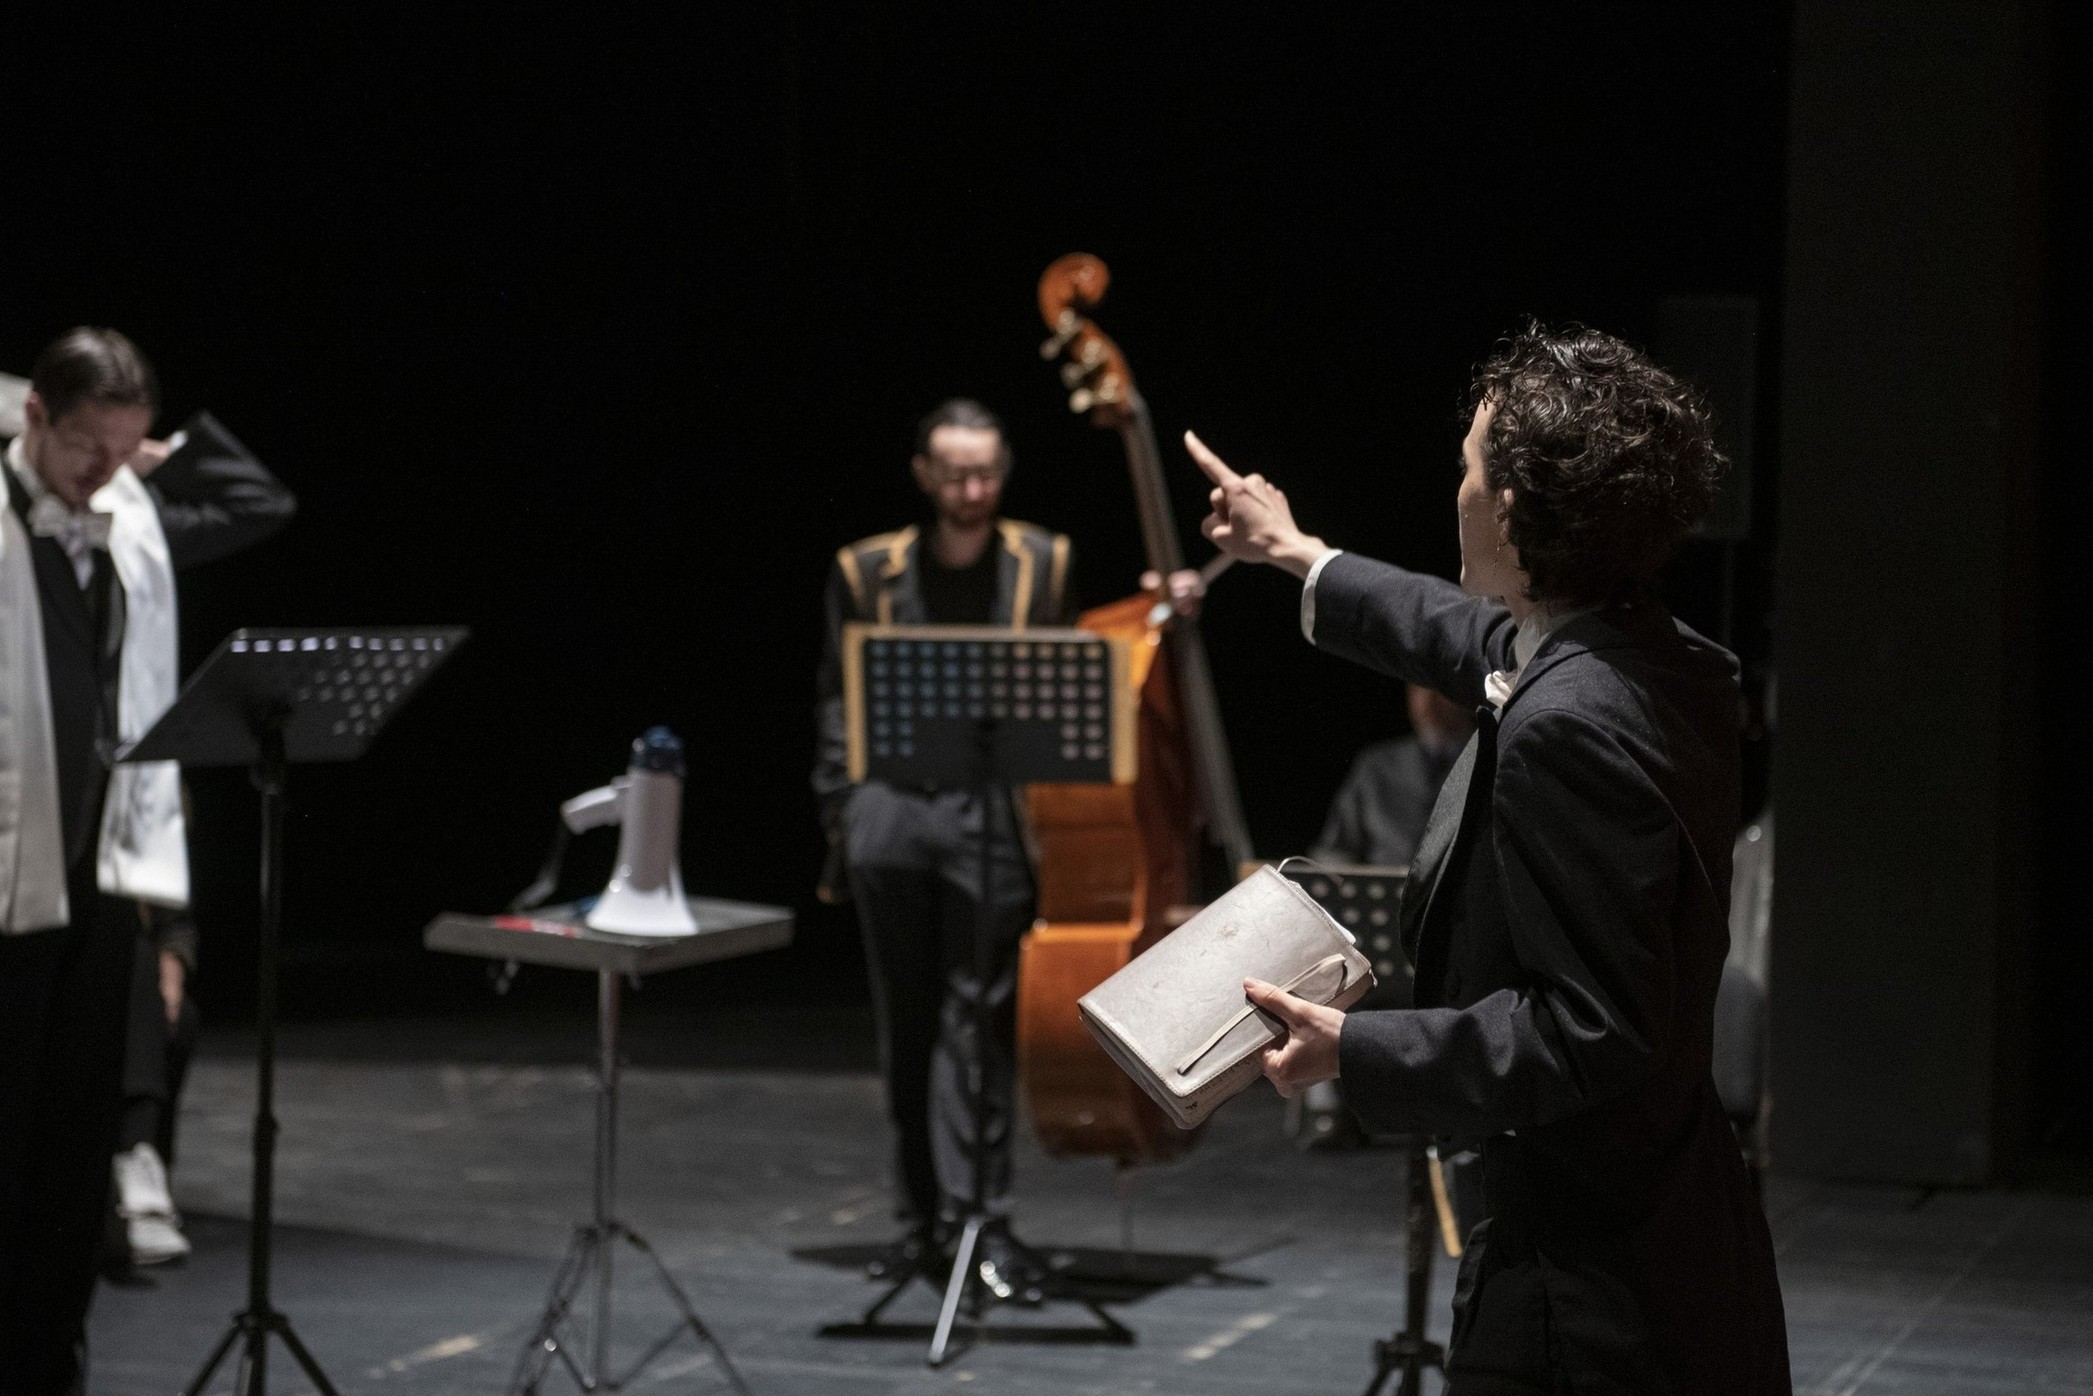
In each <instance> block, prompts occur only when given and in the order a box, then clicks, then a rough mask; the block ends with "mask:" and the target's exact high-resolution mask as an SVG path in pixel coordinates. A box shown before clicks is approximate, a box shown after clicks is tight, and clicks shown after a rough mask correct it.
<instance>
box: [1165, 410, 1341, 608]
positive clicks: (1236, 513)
mask: <svg viewBox="0 0 2093 1396" xmlns="http://www.w3.org/2000/svg"><path fill="white" fill-rule="evenodd" d="M1185 449H1186V450H1187V451H1190V452H1191V453H1192V459H1193V460H1194V461H1197V462H1198V464H1199V468H1200V469H1201V470H1203V471H1205V472H1206V478H1207V479H1208V480H1210V481H1212V482H1213V489H1212V491H1211V492H1210V493H1209V494H1208V495H1207V500H1208V502H1209V503H1210V504H1211V505H1212V507H1213V512H1212V513H1210V514H1208V515H1207V517H1206V520H1205V521H1204V522H1203V523H1201V524H1200V526H1199V529H1200V532H1202V533H1204V534H1205V535H1206V536H1207V537H1208V538H1210V539H1211V540H1213V544H1214V546H1215V547H1217V548H1219V549H1220V550H1221V551H1222V552H1224V553H1227V554H1228V555H1229V556H1230V557H1233V558H1238V559H1240V560H1241V561H1244V562H1269V563H1271V564H1272V565H1273V566H1275V567H1283V568H1285V569H1286V570H1287V571H1289V572H1291V573H1293V574H1294V575H1295V576H1296V577H1305V576H1307V575H1308V569H1309V568H1310V567H1311V566H1313V565H1314V563H1315V560H1316V559H1317V558H1318V557H1320V556H1322V554H1323V553H1324V552H1325V551H1327V549H1326V548H1325V546H1324V544H1323V540H1322V539H1320V538H1311V537H1310V536H1308V535H1307V534H1305V533H1303V532H1301V530H1300V527H1299V526H1298V525H1296V524H1295V523H1294V511H1293V506H1292V505H1290V504H1288V503H1287V502H1286V491H1284V490H1282V489H1280V488H1279V487H1278V486H1277V485H1274V484H1273V483H1272V482H1271V481H1269V480H1267V479H1265V477H1264V476H1262V475H1238V474H1236V473H1235V472H1234V471H1233V470H1230V469H1229V468H1228V463H1227V462H1226V461H1224V460H1222V459H1221V458H1220V457H1219V456H1217V455H1215V454H1214V453H1213V452H1212V451H1210V450H1208V449H1207V445H1206V443H1205V442H1204V441H1201V440H1200V439H1199V438H1198V437H1197V436H1196V435H1194V434H1193V433H1191V432H1189V431H1188V432H1186V433H1185Z"/></svg>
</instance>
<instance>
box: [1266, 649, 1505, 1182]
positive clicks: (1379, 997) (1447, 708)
mask: <svg viewBox="0 0 2093 1396" xmlns="http://www.w3.org/2000/svg"><path fill="white" fill-rule="evenodd" d="M1408 688H1409V695H1408V707H1409V712H1410V735H1409V736H1407V737H1396V738H1393V739H1391V740H1389V741H1385V742H1375V743H1374V744H1373V745H1372V746H1369V747H1367V748H1366V749H1365V750H1364V751H1362V752H1360V753H1359V755H1358V757H1357V758H1356V759H1354V760H1353V762H1352V769H1351V773H1350V774H1348V775H1347V776H1346V777H1345V779H1344V784H1343V785H1341V786H1339V787H1338V789H1337V795H1336V797H1335V798H1334V799H1332V800H1331V801H1330V814H1329V817H1328V818H1326V819H1325V820H1324V821H1323V832H1322V833H1321V834H1320V835H1318V836H1317V838H1316V841H1315V844H1314V846H1313V847H1311V848H1310V849H1309V856H1310V857H1312V858H1314V859H1316V860H1317V861H1318V862H1322V863H1351V864H1363V865H1367V866H1372V867H1380V868H1406V867H1408V866H1409V865H1410V858H1411V855H1412V854H1414V853H1415V852H1416V851H1417V840H1418V839H1420V838H1421V837H1423V835H1424V825H1425V821H1426V820H1427V819H1429V818H1431V814H1432V802H1433V801H1434V800H1437V799H1438V798H1439V787H1440V786H1441V785H1443V784H1444V783H1445V781H1446V773H1447V772H1448V771H1450V770H1452V769H1453V763H1454V759H1455V758H1456V757H1458V756H1459V755H1460V754H1461V748H1462V747H1463V746H1465V745H1467V743H1468V738H1469V735H1470V734H1471V733H1473V732H1474V731H1475V718H1474V716H1473V715H1472V714H1470V713H1469V712H1468V710H1467V709H1465V708H1463V707H1462V706H1461V705H1460V704H1458V703H1456V702H1454V701H1453V700H1452V699H1451V698H1448V697H1447V696H1446V695H1445V694H1443V693H1439V692H1437V691H1435V690H1433V689H1429V688H1426V687H1424V686H1423V685H1421V684H1414V683H1413V684H1410V685H1408ZM1403 971H1404V972H1403V973H1402V974H1400V975H1391V976H1384V980H1383V983H1382V984H1381V985H1380V986H1379V987H1377V988H1376V989H1375V990H1374V994H1373V998H1374V1006H1376V1007H1382V1008H1407V1007H1409V1005H1410V981H1409V974H1408V971H1409V966H1408V965H1404V966H1403ZM1300 1101H1301V1106H1300V1113H1299V1114H1298V1116H1296V1117H1295V1129H1296V1134H1295V1137H1296V1138H1297V1139H1299V1140H1300V1142H1301V1147H1302V1148H1304V1149H1355V1148H1358V1147H1359V1146H1360V1145H1362V1144H1364V1143H1365V1142H1366V1136H1365V1134H1364V1133H1363V1132H1361V1130H1360V1128H1359V1126H1358V1123H1357V1122H1356V1121H1354V1120H1353V1119H1352V1115H1351V1112H1350V1111H1348V1110H1346V1109H1345V1108H1344V1088H1343V1086H1342V1085H1341V1084H1340V1083H1339V1082H1337V1081H1323V1082H1319V1083H1317V1084H1316V1085H1313V1086H1310V1087H1309V1088H1308V1090H1307V1091H1305V1092H1304V1093H1303V1094H1302V1095H1301V1096H1300Z"/></svg>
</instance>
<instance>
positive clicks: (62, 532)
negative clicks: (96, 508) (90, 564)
mask: <svg viewBox="0 0 2093 1396" xmlns="http://www.w3.org/2000/svg"><path fill="white" fill-rule="evenodd" d="M111 517H112V516H111V515H108V514H102V513H96V512H93V511H86V512H82V513H78V514H76V513H74V512H73V511H72V510H70V509H68V508H66V507H65V505H64V504H62V503H60V502H59V500H58V499H57V498H56V496H53V495H48V494H47V495H45V496H44V497H43V498H42V499H39V500H37V501H36V503H35V504H33V505H31V506H30V508H29V531H30V532H31V533H33V534H35V535H36V536H37V537H39V538H56V539H57V540H58V546H59V547H61V548H64V549H65V551H66V555H67V556H68V557H77V556H79V555H80V554H81V553H83V552H86V551H87V550H89V549H91V548H101V549H103V550H104V551H107V550H108V547H109V521H110V519H111Z"/></svg>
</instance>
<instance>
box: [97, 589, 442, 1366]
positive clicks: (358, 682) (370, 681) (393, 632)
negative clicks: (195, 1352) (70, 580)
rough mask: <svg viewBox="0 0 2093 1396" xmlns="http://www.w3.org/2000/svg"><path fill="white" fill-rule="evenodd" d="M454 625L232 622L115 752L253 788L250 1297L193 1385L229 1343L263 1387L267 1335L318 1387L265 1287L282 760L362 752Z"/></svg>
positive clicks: (308, 1357)
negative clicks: (247, 778) (256, 794)
mask: <svg viewBox="0 0 2093 1396" xmlns="http://www.w3.org/2000/svg"><path fill="white" fill-rule="evenodd" d="M466 634H467V632H466V630H465V629H464V627H462V626H416V627H396V626H395V627H387V626H377V627H364V628H347V627H337V626H328V627H321V628H316V629H274V628H272V629H262V630H251V629H250V630H235V631H234V632H233V633H232V634H231V635H229V636H227V637H226V638H225V639H224V640H223V641H221V642H220V643H219V645H218V648H217V649H216V650H214V651H213V652H212V654H211V657H210V658H209V659H206V660H205V661H204V662H203V664H202V665H201V666H200V667H199V668H198V669H197V671H196V672H195V673H194V674H191V675H190V676H189V681H188V682H187V683H186V684H184V685H182V691H181V694H180V696H178V697H177V698H176V699H175V701H174V703H173V705H172V706H170V707H169V708H168V709H167V711H166V712H164V713H162V714H160V718H159V720H158V721H157V722H155V723H154V724H153V726H152V729H151V730H150V731H148V732H147V733H146V734H145V735H144V736H142V737H140V738H139V739H138V740H137V741H135V742H132V743H130V744H128V745H127V746H125V747H124V748H122V749H121V750H119V751H118V752H117V753H116V759H117V760H118V761H119V762H177V763H179V764H181V765H183V766H245V767H247V768H248V769H249V771H250V772H251V773H252V776H253V780H254V785H255V789H256V790H258V791H260V792H261V800H262V848H261V923H260V935H259V937H258V941H259V945H258V949H257V955H256V959H257V966H256V976H255V978H256V984H257V992H256V1004H255V1039H256V1042H255V1111H254V1193H253V1221H252V1223H251V1224H250V1226H249V1228H248V1238H247V1307H246V1308H245V1309H243V1310H241V1311H240V1312H239V1313H237V1314H235V1315H233V1320H232V1324H231V1326H230V1327H229V1328H228V1329H227V1330H226V1332H225V1335H224V1336H223V1337H221V1338H220V1339H219V1340H218V1345H217V1346H216V1347H215V1348H213V1349H212V1350H211V1355H210V1356H209V1357H208V1358H207V1359H205V1361H204V1364H203V1367H202V1369H201V1370H200V1371H198V1372H197V1374H196V1378H195V1380H193V1381H192V1382H190V1384H189V1386H188V1388H187V1392H188V1396H201V1393H202V1391H203V1390H204V1388H205V1387H207V1386H209V1385H210V1383H211V1378H212V1377H213V1376H215V1375H217V1372H218V1368H219V1365H220V1364H221V1363H223V1362H224V1361H225V1359H226V1358H227V1357H228V1356H230V1355H231V1353H232V1351H233V1349H234V1347H235V1346H237V1347H238V1348H239V1350H240V1364H239V1378H238V1388H237V1389H238V1390H239V1392H240V1394H241V1396H264V1393H266V1392H267V1391H268V1389H269V1382H268V1363H269V1339H270V1338H271V1337H272V1336H274V1337H276V1338H277V1339H279V1340H281V1341H282V1343H283V1345H284V1346H285V1347H286V1348H288V1349H289V1350H290V1353H291V1356H292V1358H293V1359H294V1360H295V1361H296V1362H297V1363H298V1366H299V1368H300V1369H301V1370H302V1371H303V1372H304V1373H305V1376H306V1379H307V1380H309V1381H310V1382H311V1383H312V1384H313V1386H314V1388H315V1389H316V1390H318V1391H319V1393H320V1396H335V1390H334V1386H333V1384H332V1383H331V1382H329V1381H328V1380H327V1375H326V1373H324V1372H322V1371H321V1370H320V1364H319V1363H318V1362H316V1361H315V1360H314V1359H313V1355H312V1354H311V1353H310V1352H308V1351H307V1350H306V1347H305V1344H304V1343H302V1342H300V1341H299V1340H298V1335H297V1333H296V1332H295V1331H293V1329H292V1328H291V1321H290V1320H289V1319H288V1318H286V1317H285V1316H284V1315H283V1314H281V1313H279V1312H277V1310H276V1307H275V1305H274V1304H272V1303H271V1302H270V1298H269V1280H270V1266H271V1262H272V1259H273V1250H274V1238H275V1166H276V1134H277V1128H276V1110H275V1091H276V1087H275V1082H276V989H277V982H276V981H277V969H278V966H277V959H278V951H279V947H280V944H281V940H282V932H283V835H284V789H285V786H286V785H287V784H288V782H289V776H290V767H291V766H292V765H293V764H304V763H306V762H310V761H349V760H353V759H354V758H356V757H358V756H361V755H362V754H363V752H364V749H365V748H367V747H368V746H369V745H370V744H371V740H372V739H373V738H374V737H376V736H377V735H378V733H379V732H380V731H381V730H382V729H383V728H384V727H385V725H386V723H388V722H390V721H391V720H392V718H393V715H394V714H395V713H397V712H398V711H399V709H400V707H401V705H402V704H404V703H406V702H407V701H408V699H410V698H411V697H412V696H413V695H414V694H415V693H416V692H417V691H418V690H419V689H420V687H421V685H422V683H423V682H424V681H425V680H427V679H428V677H429V676H430V675H431V674H433V673H434V672H435V671H436V669H437V668H438V667H439V666H440V665H441V664H442V663H443V662H444V660H446V659H447V658H449V657H450V655H451V653H452V652H453V651H454V650H456V649H457V647H458V646H459V645H460V644H462V643H464V641H465V638H466Z"/></svg>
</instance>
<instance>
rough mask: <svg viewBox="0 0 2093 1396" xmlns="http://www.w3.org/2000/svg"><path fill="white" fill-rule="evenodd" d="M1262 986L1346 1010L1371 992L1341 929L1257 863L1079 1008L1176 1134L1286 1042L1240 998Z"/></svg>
mask: <svg viewBox="0 0 2093 1396" xmlns="http://www.w3.org/2000/svg"><path fill="white" fill-rule="evenodd" d="M1245 979H1262V980H1264V981H1266V982H1267V983H1271V984H1277V985H1279V986H1280V987H1281V988H1285V989H1288V990H1289V991H1290V992H1292V993H1295V994H1298V995H1300V996H1301V997H1302V998H1305V999H1309V1000H1312V1001H1313V1002H1316V1003H1321V1004H1327V1005H1329V1006H1330V1007H1332V1008H1340V1009H1342V1008H1349V1007H1351V1006H1352V1005H1353V1004H1354V1003H1357V1002H1358V1001H1359V999H1360V998H1361V997H1362V996H1363V995H1364V994H1365V993H1366V991H1367V990H1369V989H1371V988H1372V987H1373V985H1374V976H1373V970H1372V968H1371V967H1370V966H1369V965H1368V963H1367V959H1366V957H1365V956H1364V955H1362V954H1360V953H1359V951H1358V949H1357V948H1356V947H1355V946H1354V945H1353V942H1352V937H1351V935H1350V933H1348V932H1347V931H1346V930H1345V929H1344V927H1342V926H1340V925H1338V924H1337V922H1336V921H1334V920H1332V919H1331V917H1330V914H1329V913H1328V912H1326V911H1324V910H1323V909H1322V907H1320V906H1318V905H1317V904H1316V902H1315V900H1314V899H1313V898H1312V897H1310V896H1309V895H1308V894H1307V893H1306V892H1304V891H1302V890H1301V889H1300V888H1299V887H1297V886H1296V885H1294V883H1293V882H1291V881H1289V880H1288V879H1287V878H1285V877H1282V876H1280V874H1279V873H1278V872H1276V871H1274V870H1273V869H1271V868H1269V867H1265V868H1259V869H1258V870H1257V871H1256V872H1255V873H1253V874H1252V875H1251V876H1249V877H1247V878H1245V879H1244V880H1243V881H1241V882H1239V883H1237V884H1236V885H1235V886H1234V887H1233V888H1231V889H1230V890H1229V892H1228V894H1227V895H1226V896H1223V897H1220V898H1218V899H1216V900H1215V901H1213V902H1212V903H1210V904H1208V905H1207V906H1206V907H1205V908H1204V909H1203V910H1202V911H1200V913H1199V914H1198V915H1197V916H1194V917H1193V918H1192V919H1191V920H1189V921H1187V922H1185V923H1184V924H1183V925H1182V926H1179V927H1178V928H1177V929H1176V930H1174V931H1172V932H1171V933H1170V934H1169V935H1166V936H1164V937H1163V938H1162V939H1161V940H1159V941H1157V942H1156V943H1155V944H1154V945H1151V946H1149V947H1148V949H1147V950H1145V951H1143V952H1142V953H1141V954H1140V955H1138V956H1136V957H1135V958H1134V959H1133V961H1132V962H1131V963H1129V964H1128V965H1127V966H1126V967H1125V968H1123V969H1121V970H1120V971H1119V972H1118V973H1117V974H1114V975H1113V976H1112V977H1111V978H1110V979H1107V980H1106V981H1105V982H1104V983H1102V984H1100V985H1098V986H1097V987H1096V988H1095V989H1092V990H1091V991H1090V992H1089V993H1087V994H1085V995H1083V997H1082V998H1081V999H1079V1000H1077V1002H1076V1008H1077V1011H1079V1012H1080V1013H1081V1014H1082V1015H1083V1022H1084V1024H1085V1026H1087V1027H1088V1028H1089V1029H1090V1032H1091V1035H1092V1036H1093V1037H1095V1038H1096V1039H1097V1040H1098V1043H1099V1045H1100V1046H1102V1047H1103V1048H1104V1049H1105V1051H1106V1052H1107V1053H1109V1054H1110V1055H1111V1057H1112V1060H1114V1061H1116V1062H1118V1063H1119V1065H1120V1067H1121V1068H1122V1069H1123V1070H1124V1071H1125V1072H1126V1074H1127V1075H1129V1076H1131V1077H1133V1078H1134V1080H1135V1081H1137V1082H1138V1083H1140V1086H1141V1089H1142V1090H1144V1091H1147V1092H1148V1094H1149V1096H1150V1098H1151V1099H1153V1100H1154V1101H1155V1103H1156V1104H1157V1105H1160V1106H1162V1107H1163V1110H1164V1112H1165V1113H1166V1114H1168V1115H1169V1116H1170V1118H1171V1119H1172V1120H1174V1121H1176V1123H1177V1126H1178V1128H1180V1129H1191V1128H1193V1127H1195V1126H1197V1125H1198V1124H1199V1123H1200V1122H1201V1121H1203V1120H1205V1119H1206V1117H1207V1116H1208V1115H1210V1114H1212V1113H1213V1111H1214V1107H1215V1106H1217V1105H1219V1104H1220V1103H1221V1102H1222V1101H1224V1100H1227V1099H1228V1098H1229V1097H1230V1096H1232V1095H1234V1094H1235V1093H1236V1092H1238V1091H1240V1090H1242V1089H1243V1087H1245V1086H1247V1085H1249V1084H1250V1083H1251V1082H1252V1081H1254V1080H1256V1079H1257V1077H1258V1075H1259V1073H1260V1071H1261V1066H1260V1063H1259V1061H1258V1054H1259V1053H1260V1052H1262V1051H1263V1050H1264V1049H1265V1048H1266V1047H1268V1046H1270V1045H1271V1044H1272V1043H1274V1042H1277V1041H1279V1040H1280V1039H1281V1038H1283V1037H1284V1036H1285V1035H1286V1028H1285V1026H1284V1025H1283V1024H1281V1023H1280V1022H1279V1020H1278V1019H1276V1018H1273V1017H1272V1016H1271V1015H1269V1014H1267V1013H1265V1012H1264V1011H1263V1010H1262V1009H1257V1008H1253V1007H1252V1006H1251V1004H1250V1001H1249V1000H1248V999H1247V998H1245V997H1244V996H1243V981H1244V980H1245Z"/></svg>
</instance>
